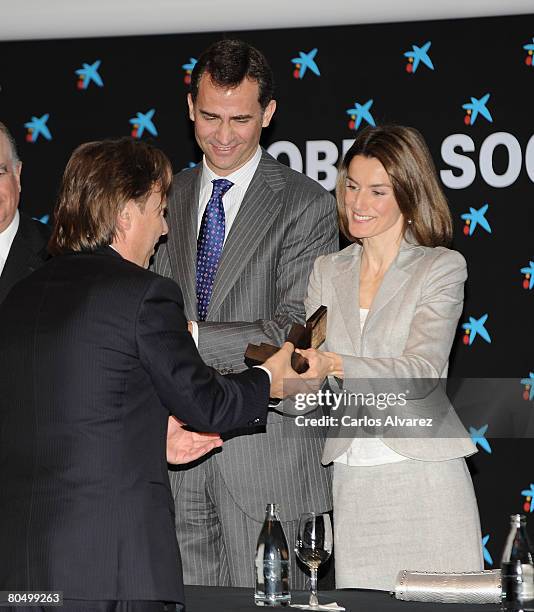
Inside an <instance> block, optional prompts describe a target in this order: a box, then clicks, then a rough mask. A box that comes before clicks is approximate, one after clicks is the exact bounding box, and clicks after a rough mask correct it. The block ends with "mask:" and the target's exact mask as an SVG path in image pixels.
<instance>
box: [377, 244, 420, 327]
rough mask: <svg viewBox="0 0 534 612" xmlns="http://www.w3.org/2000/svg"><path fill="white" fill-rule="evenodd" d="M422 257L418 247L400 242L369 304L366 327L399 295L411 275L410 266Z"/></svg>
mask: <svg viewBox="0 0 534 612" xmlns="http://www.w3.org/2000/svg"><path fill="white" fill-rule="evenodd" d="M423 255H424V252H423V249H421V248H420V247H419V246H417V245H413V244H409V243H408V242H406V241H405V240H403V241H402V243H401V247H400V249H399V252H398V254H397V257H396V258H395V259H394V261H393V263H392V264H391V266H390V267H389V269H388V270H387V272H386V273H385V274H384V278H383V280H382V283H381V285H380V288H379V289H378V291H377V293H376V295H375V298H374V300H373V303H372V304H371V309H370V310H369V314H368V316H367V320H366V325H368V324H370V323H371V322H372V321H373V319H374V318H375V317H376V316H377V314H378V313H379V312H380V311H381V310H382V309H383V308H384V307H385V306H386V305H387V304H388V303H389V302H391V300H393V298H394V297H395V296H396V295H397V294H398V293H399V291H400V290H401V289H402V287H403V286H404V284H405V283H406V282H407V281H408V279H409V278H410V276H411V275H412V270H410V268H411V266H413V265H414V264H415V263H416V262H417V261H419V259H420V258H421V257H423Z"/></svg>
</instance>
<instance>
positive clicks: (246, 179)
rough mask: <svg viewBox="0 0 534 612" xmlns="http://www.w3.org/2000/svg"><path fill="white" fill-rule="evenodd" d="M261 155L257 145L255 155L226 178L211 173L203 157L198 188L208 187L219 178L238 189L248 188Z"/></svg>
mask: <svg viewBox="0 0 534 612" xmlns="http://www.w3.org/2000/svg"><path fill="white" fill-rule="evenodd" d="M261 154H262V153H261V147H260V146H259V145H258V148H257V149H256V153H254V155H253V156H252V157H251V158H250V159H249V160H248V162H247V163H246V164H243V165H242V166H241V168H238V169H237V170H236V171H235V172H232V174H229V175H228V176H219V175H218V174H215V172H213V170H212V169H211V168H210V167H209V166H208V164H207V162H206V156H205V155H204V157H203V158H202V182H201V185H200V188H201V189H203V188H206V187H208V185H210V183H211V181H213V180H215V179H220V178H225V179H227V180H229V181H232V183H233V184H234V185H237V186H238V187H242V186H246V187H248V186H249V184H250V181H251V179H252V177H253V175H254V172H256V169H257V167H258V164H259V163H260V159H261ZM210 189H211V185H210Z"/></svg>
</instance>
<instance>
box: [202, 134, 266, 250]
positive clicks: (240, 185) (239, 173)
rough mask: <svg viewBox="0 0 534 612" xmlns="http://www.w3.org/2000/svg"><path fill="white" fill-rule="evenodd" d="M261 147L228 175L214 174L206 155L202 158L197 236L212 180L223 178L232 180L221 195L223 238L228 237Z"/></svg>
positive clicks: (211, 187) (256, 164) (258, 161)
mask: <svg viewBox="0 0 534 612" xmlns="http://www.w3.org/2000/svg"><path fill="white" fill-rule="evenodd" d="M261 155H262V152H261V147H259V146H258V148H257V150H256V153H254V155H253V156H252V157H251V158H250V159H249V160H248V162H247V163H246V164H244V165H243V166H241V168H238V169H237V170H236V171H235V172H232V174H229V175H228V176H219V175H218V174H215V172H213V170H211V168H209V166H208V164H207V163H206V156H204V159H203V160H202V177H201V179H200V196H199V201H198V223H197V236H198V232H199V230H200V223H201V222H202V215H203V214H204V211H205V210H206V206H207V204H208V200H209V199H210V197H211V192H212V190H213V185H212V182H211V181H213V180H214V179H219V178H225V179H227V180H229V181H232V183H233V185H232V187H231V188H230V189H229V190H228V191H227V192H226V193H225V194H224V196H223V206H224V216H225V228H224V239H225V240H226V238H227V237H228V232H229V231H230V228H231V227H232V224H233V222H234V220H235V218H236V216H237V213H238V212H239V208H240V206H241V202H242V201H243V198H244V197H245V193H246V191H247V189H248V186H249V185H250V182H251V181H252V177H253V176H254V173H255V172H256V169H257V168H258V164H259V163H260V159H261Z"/></svg>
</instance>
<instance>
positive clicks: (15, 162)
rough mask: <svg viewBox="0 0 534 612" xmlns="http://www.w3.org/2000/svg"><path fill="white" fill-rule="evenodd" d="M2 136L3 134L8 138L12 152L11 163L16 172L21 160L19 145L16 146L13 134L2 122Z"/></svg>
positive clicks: (0, 126)
mask: <svg viewBox="0 0 534 612" xmlns="http://www.w3.org/2000/svg"><path fill="white" fill-rule="evenodd" d="M0 134H3V135H4V136H5V137H6V140H7V142H8V144H9V148H10V150H11V163H12V164H13V169H14V170H15V169H16V168H17V166H18V165H19V164H20V158H19V156H18V153H17V145H16V144H15V139H14V138H13V136H11V132H10V131H9V130H8V129H7V127H6V126H5V125H4V124H3V123H2V122H1V121H0Z"/></svg>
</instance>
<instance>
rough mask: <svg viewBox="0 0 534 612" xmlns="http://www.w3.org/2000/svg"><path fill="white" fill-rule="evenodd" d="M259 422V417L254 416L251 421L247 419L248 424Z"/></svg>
mask: <svg viewBox="0 0 534 612" xmlns="http://www.w3.org/2000/svg"><path fill="white" fill-rule="evenodd" d="M259 422H260V418H259V417H256V418H255V419H252V421H249V422H248V424H249V425H257V424H258V423H259Z"/></svg>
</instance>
